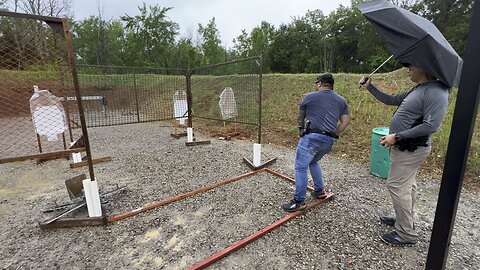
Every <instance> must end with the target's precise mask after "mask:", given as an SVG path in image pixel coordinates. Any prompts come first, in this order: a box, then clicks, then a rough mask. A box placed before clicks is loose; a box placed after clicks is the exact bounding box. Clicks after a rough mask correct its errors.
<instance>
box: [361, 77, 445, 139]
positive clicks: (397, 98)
mask: <svg viewBox="0 0 480 270" xmlns="http://www.w3.org/2000/svg"><path fill="white" fill-rule="evenodd" d="M367 89H368V91H369V92H370V93H371V94H372V95H373V96H374V97H375V98H376V99H378V100H379V101H380V102H382V103H384V104H386V105H394V106H399V107H398V109H397V111H396V112H395V114H394V115H393V117H392V120H391V121H390V133H391V134H392V133H395V134H397V136H398V138H399V139H400V140H404V139H409V138H417V137H421V136H426V135H428V136H429V143H430V140H431V139H430V135H431V134H432V133H434V132H436V131H437V129H438V128H439V127H440V124H441V123H442V121H443V119H444V118H445V113H446V112H447V109H448V93H449V91H450V89H449V88H448V87H447V86H445V85H444V84H443V83H441V82H439V81H428V82H425V83H422V84H419V85H417V86H415V87H414V88H412V90H411V92H410V94H408V92H403V93H400V94H398V95H388V94H385V93H383V92H381V91H380V90H378V89H377V88H376V87H375V86H373V85H372V84H370V85H369V87H367ZM422 117H423V121H422V122H421V123H420V124H419V125H417V126H414V127H413V125H414V123H415V122H416V121H418V119H421V118H422Z"/></svg>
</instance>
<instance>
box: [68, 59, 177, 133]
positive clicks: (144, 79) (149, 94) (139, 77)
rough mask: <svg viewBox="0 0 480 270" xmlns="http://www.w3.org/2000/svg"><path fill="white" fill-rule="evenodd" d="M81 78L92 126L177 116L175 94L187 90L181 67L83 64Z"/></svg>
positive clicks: (87, 113) (88, 119) (86, 107)
mask: <svg viewBox="0 0 480 270" xmlns="http://www.w3.org/2000/svg"><path fill="white" fill-rule="evenodd" d="M78 78H79V83H80V89H81V90H80V91H81V93H82V99H83V100H84V102H83V107H84V111H85V116H86V119H87V126H89V127H98V126H113V125H124V124H132V123H142V122H150V121H162V120H169V119H173V118H174V113H173V111H174V108H173V105H174V104H173V96H174V94H175V93H176V91H179V90H180V91H186V77H185V71H184V70H180V69H162V68H133V67H113V66H89V65H79V66H78Z"/></svg>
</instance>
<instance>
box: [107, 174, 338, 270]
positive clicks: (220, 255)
mask: <svg viewBox="0 0 480 270" xmlns="http://www.w3.org/2000/svg"><path fill="white" fill-rule="evenodd" d="M260 172H268V173H270V174H272V175H274V176H277V177H280V178H282V179H284V180H286V181H288V182H290V183H295V180H294V179H292V178H291V177H288V176H286V175H283V174H281V173H279V172H277V171H274V170H272V169H269V168H261V169H258V170H254V171H251V172H249V173H245V174H242V175H240V176H237V177H234V178H230V179H227V180H224V181H221V182H217V183H215V184H212V185H209V186H205V187H202V188H199V189H196V190H192V191H190V192H187V193H184V194H180V195H177V196H174V197H170V198H168V199H165V200H163V201H157V202H152V203H149V204H146V205H144V206H142V207H140V208H137V209H134V210H131V211H128V212H125V213H121V214H117V215H112V216H109V217H108V218H107V220H108V222H109V223H112V222H115V221H119V220H121V219H124V218H127V217H131V216H134V215H137V214H139V213H142V212H145V211H148V210H151V209H154V208H157V207H160V206H164V205H167V204H170V203H173V202H176V201H179V200H182V199H185V198H188V197H191V196H194V195H196V194H198V193H202V192H205V191H208V190H211V189H214V188H216V187H220V186H223V185H226V184H230V183H233V182H236V181H239V180H241V179H243V178H246V177H250V176H253V175H255V174H257V173H260ZM307 189H308V190H309V191H313V190H314V189H313V188H312V187H307ZM333 196H334V194H333V193H327V197H326V198H325V199H321V200H315V201H314V202H313V203H311V204H308V205H307V207H306V208H305V209H304V210H302V211H297V212H294V213H291V214H287V215H286V216H284V217H283V218H281V219H279V220H277V221H275V222H274V223H272V224H270V225H268V226H266V227H265V228H263V229H261V230H259V231H257V232H256V233H253V234H251V235H250V236H248V237H246V238H244V239H242V240H240V241H238V242H236V243H235V244H233V245H231V246H229V247H227V248H225V249H223V250H221V251H219V252H217V253H215V254H213V255H212V256H210V257H208V258H206V259H204V260H202V261H200V262H198V263H196V264H195V265H193V266H191V267H190V268H189V269H203V268H205V267H207V266H209V265H211V264H213V263H215V262H216V261H218V260H220V259H222V258H224V257H226V256H228V255H230V254H231V253H233V252H235V251H236V250H238V249H240V248H243V247H245V246H246V245H248V244H250V243H251V242H253V241H255V240H256V239H258V238H260V237H262V236H264V235H265V234H267V233H269V232H271V231H273V230H274V229H276V228H278V227H280V226H281V225H283V224H284V223H286V222H288V221H290V220H292V219H294V218H296V217H297V216H300V215H302V214H303V213H305V212H306V211H308V210H310V209H312V208H314V207H316V206H318V205H320V204H322V203H325V202H327V201H330V200H332V199H333Z"/></svg>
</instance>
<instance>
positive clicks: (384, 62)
mask: <svg viewBox="0 0 480 270" xmlns="http://www.w3.org/2000/svg"><path fill="white" fill-rule="evenodd" d="M392 57H393V54H392V55H390V57H388V58H387V60H385V61H383V63H382V64H381V65H380V66H378V67H377V68H376V69H375V70H374V71H373V72H372V73H370V75H368V76H366V77H367V78H370V77H372V75H373V74H375V72H377V71H378V70H379V69H380V68H381V67H383V65H385V64H386V63H387V62H388V60H390V59H392ZM366 82H367V81H364V82H363V83H366ZM363 83H362V84H363ZM360 87H362V86H361V85H360V86H359V87H358V88H360Z"/></svg>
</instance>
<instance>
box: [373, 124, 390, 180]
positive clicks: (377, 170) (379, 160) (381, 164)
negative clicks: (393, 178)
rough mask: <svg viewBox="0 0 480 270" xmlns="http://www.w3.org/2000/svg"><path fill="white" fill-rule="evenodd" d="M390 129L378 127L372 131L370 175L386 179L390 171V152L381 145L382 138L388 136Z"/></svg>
mask: <svg viewBox="0 0 480 270" xmlns="http://www.w3.org/2000/svg"><path fill="white" fill-rule="evenodd" d="M388 132H389V129H388V127H378V128H374V129H373V130H372V133H373V134H372V146H371V148H370V173H372V174H373V175H375V176H378V177H380V178H384V179H386V178H387V177H388V172H389V171H390V151H389V148H388V147H383V146H382V145H381V144H380V138H381V137H383V136H386V135H388Z"/></svg>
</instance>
